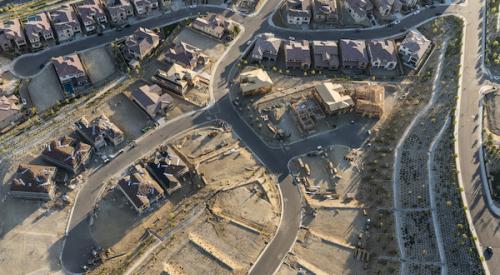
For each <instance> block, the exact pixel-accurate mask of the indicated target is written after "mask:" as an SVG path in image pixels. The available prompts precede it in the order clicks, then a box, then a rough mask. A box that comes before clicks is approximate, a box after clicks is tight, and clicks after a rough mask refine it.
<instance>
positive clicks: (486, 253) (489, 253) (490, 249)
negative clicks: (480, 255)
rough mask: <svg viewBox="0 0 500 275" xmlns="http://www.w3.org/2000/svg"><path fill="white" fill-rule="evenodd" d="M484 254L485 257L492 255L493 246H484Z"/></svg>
mask: <svg viewBox="0 0 500 275" xmlns="http://www.w3.org/2000/svg"><path fill="white" fill-rule="evenodd" d="M484 254H485V256H486V257H491V256H493V247H491V246H488V247H486V249H485V250H484Z"/></svg>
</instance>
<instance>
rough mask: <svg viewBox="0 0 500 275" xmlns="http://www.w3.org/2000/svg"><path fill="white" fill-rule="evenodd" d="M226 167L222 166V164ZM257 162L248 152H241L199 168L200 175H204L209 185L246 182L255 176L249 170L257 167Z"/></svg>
mask: <svg viewBox="0 0 500 275" xmlns="http://www.w3.org/2000/svg"><path fill="white" fill-rule="evenodd" d="M222 163H223V164H224V165H221V164H222ZM256 165H257V161H256V160H255V159H254V158H253V156H252V154H251V153H250V152H248V151H247V150H239V152H238V153H233V154H230V155H227V156H220V157H218V159H217V160H216V161H212V162H207V163H204V164H202V165H200V167H199V168H198V170H199V172H200V173H203V174H204V175H205V176H206V178H207V180H208V183H213V182H218V181H222V180H225V181H231V183H234V182H232V181H239V182H244V181H246V180H247V179H248V177H249V175H251V174H253V172H252V171H249V170H248V169H247V168H250V167H255V166H256Z"/></svg>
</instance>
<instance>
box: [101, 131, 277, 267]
mask: <svg viewBox="0 0 500 275" xmlns="http://www.w3.org/2000/svg"><path fill="white" fill-rule="evenodd" d="M171 144H174V150H177V151H180V154H181V155H184V156H183V158H184V159H185V161H186V164H187V165H188V167H197V168H196V169H197V171H198V174H199V175H202V176H203V177H204V178H206V180H205V182H206V183H207V185H206V186H204V187H202V188H201V189H198V190H196V192H194V190H195V189H196V188H194V189H191V190H187V191H186V192H184V193H182V192H183V191H181V193H174V195H173V196H175V195H177V198H176V199H174V198H167V200H166V202H164V203H163V204H162V205H161V206H160V207H159V209H156V210H155V211H153V212H151V213H150V214H147V215H145V216H143V217H142V218H137V217H134V213H133V210H131V209H130V207H128V206H127V203H126V201H125V199H124V196H123V195H122V194H121V193H120V192H118V191H117V190H113V191H108V192H107V193H106V195H105V197H104V199H103V200H101V202H100V207H99V210H98V215H97V219H96V222H95V225H94V227H93V230H92V234H93V235H94V237H95V238H96V240H98V242H99V243H101V244H102V245H103V246H104V247H105V248H111V250H110V251H111V252H112V253H113V254H114V255H116V254H119V253H122V252H128V254H126V256H124V257H120V258H117V260H113V261H109V262H106V263H105V264H104V265H102V266H100V267H99V268H98V269H97V270H95V271H94V273H95V274H103V273H112V272H118V273H123V272H124V271H125V270H126V269H127V267H128V266H129V265H130V263H131V262H132V261H134V259H137V258H138V257H139V255H141V254H142V253H151V254H148V255H152V256H151V258H147V260H146V261H143V262H138V263H137V264H138V268H137V269H135V271H134V272H136V274H155V273H161V272H162V271H168V272H172V271H183V272H185V273H187V274H229V273H231V272H236V273H237V272H240V271H246V270H248V269H249V268H250V266H251V263H252V262H254V261H255V259H256V258H257V257H258V255H259V254H260V252H261V251H262V249H263V248H264V247H265V244H266V243H267V242H268V241H269V239H270V236H272V235H273V234H274V231H275V229H276V227H277V223H278V221H279V213H280V210H281V206H280V205H281V202H280V200H279V195H278V190H277V187H276V185H275V182H276V181H275V179H274V176H273V175H269V174H267V173H266V172H265V170H264V169H263V168H261V167H260V166H258V164H257V162H256V161H255V159H254V158H253V157H252V155H251V154H250V152H248V151H247V150H246V149H245V148H242V147H239V144H238V143H237V142H236V141H235V139H234V136H233V133H232V132H231V131H230V130H228V129H227V128H226V129H224V128H221V127H220V126H218V125H213V126H206V127H202V128H198V129H195V130H191V131H189V132H187V133H186V134H185V135H184V136H181V137H178V138H177V139H176V140H173V141H171ZM180 144H182V146H179V145H180ZM175 145H177V146H175ZM235 159H236V161H235ZM214 167H218V168H217V169H216V168H214ZM221 167H224V168H225V169H222V170H223V171H222V172H221V171H219V170H221V169H220V168H221ZM241 167H243V168H241ZM245 168H250V169H245ZM227 169H228V170H227ZM229 171H233V173H231V174H229V173H228V172H229ZM234 171H237V172H234ZM192 180H193V181H192V183H193V184H191V185H190V186H194V183H195V181H196V177H193V178H192ZM114 216H121V218H120V219H113V221H114V222H113V223H110V222H109V220H110V217H114ZM146 229H149V230H151V232H156V233H155V235H156V236H160V238H164V241H162V242H161V244H159V245H158V246H157V248H155V249H154V250H147V247H148V243H152V242H154V243H157V244H158V242H159V241H158V239H157V238H153V237H151V235H150V234H147V233H146ZM110 235H114V237H110ZM145 251H149V252H145Z"/></svg>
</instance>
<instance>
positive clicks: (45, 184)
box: [10, 164, 56, 193]
mask: <svg viewBox="0 0 500 275" xmlns="http://www.w3.org/2000/svg"><path fill="white" fill-rule="evenodd" d="M55 173H56V168H55V167H52V166H42V165H33V164H20V165H19V166H18V167H17V170H16V174H15V175H14V179H13V180H12V185H11V187H10V190H11V191H21V192H39V193H49V192H50V189H51V188H53V182H52V178H53V177H54V174H55Z"/></svg>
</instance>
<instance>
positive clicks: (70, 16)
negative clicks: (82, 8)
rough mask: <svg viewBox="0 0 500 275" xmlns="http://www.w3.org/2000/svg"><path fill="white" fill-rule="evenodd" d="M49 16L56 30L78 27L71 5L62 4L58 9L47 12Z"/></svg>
mask: <svg viewBox="0 0 500 275" xmlns="http://www.w3.org/2000/svg"><path fill="white" fill-rule="evenodd" d="M49 17H50V20H51V21H52V23H53V24H54V27H55V29H56V30H65V29H68V28H73V27H78V28H80V23H79V22H78V19H77V17H76V13H75V12H74V11H73V9H72V8H71V6H68V5H63V6H61V7H60V8H59V9H57V10H54V11H51V12H49Z"/></svg>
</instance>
